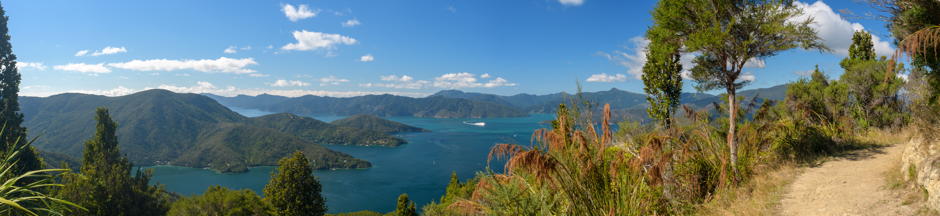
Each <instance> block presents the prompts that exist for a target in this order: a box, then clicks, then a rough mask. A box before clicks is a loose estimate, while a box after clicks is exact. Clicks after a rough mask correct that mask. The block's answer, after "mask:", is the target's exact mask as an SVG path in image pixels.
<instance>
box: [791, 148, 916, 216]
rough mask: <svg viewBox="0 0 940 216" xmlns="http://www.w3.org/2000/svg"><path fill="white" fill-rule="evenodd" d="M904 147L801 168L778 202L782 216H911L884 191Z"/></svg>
mask: <svg viewBox="0 0 940 216" xmlns="http://www.w3.org/2000/svg"><path fill="white" fill-rule="evenodd" d="M903 149H904V145H903V144H896V145H893V146H889V147H883V148H875V149H868V150H860V151H855V152H852V153H849V154H847V155H844V156H843V157H837V158H835V159H834V160H831V161H828V162H825V163H823V164H821V165H820V166H817V167H809V168H804V169H805V170H803V173H802V174H800V175H799V176H798V177H797V178H796V180H794V182H793V183H792V184H791V185H790V186H789V188H787V191H786V194H785V195H784V196H783V200H782V201H781V203H780V204H781V206H780V208H781V209H780V210H781V211H780V213H782V214H783V215H914V214H916V209H914V208H913V207H910V206H905V205H902V199H900V198H899V197H898V194H897V193H896V192H895V191H892V190H891V189H888V188H887V187H886V180H885V174H884V173H886V172H888V171H890V170H891V169H894V168H896V166H895V164H896V163H898V161H899V160H900V156H901V152H902V151H903Z"/></svg>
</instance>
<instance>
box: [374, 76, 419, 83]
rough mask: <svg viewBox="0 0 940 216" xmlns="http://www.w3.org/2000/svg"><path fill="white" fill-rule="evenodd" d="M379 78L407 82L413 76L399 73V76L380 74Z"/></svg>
mask: <svg viewBox="0 0 940 216" xmlns="http://www.w3.org/2000/svg"><path fill="white" fill-rule="evenodd" d="M379 79H381V80H382V81H395V82H408V81H411V80H413V79H414V78H412V77H411V76H408V75H401V76H396V75H387V76H380V77H379Z"/></svg>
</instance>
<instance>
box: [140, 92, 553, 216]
mask: <svg viewBox="0 0 940 216" xmlns="http://www.w3.org/2000/svg"><path fill="white" fill-rule="evenodd" d="M232 110H233V111H236V112H239V113H242V114H243V115H246V116H258V115H264V114H269V113H267V112H262V111H257V110H249V109H237V108H233V109H232ZM314 118H318V119H320V120H324V121H332V120H335V119H338V118H341V117H340V116H325V117H317V116H314ZM389 119H390V120H393V121H398V122H402V123H405V124H408V125H412V126H417V127H421V128H425V129H428V130H431V131H432V132H426V133H406V134H398V135H397V136H399V137H401V138H404V139H405V140H407V141H408V144H406V145H402V146H399V147H394V148H389V147H358V146H334V145H331V146H327V147H328V148H330V149H333V150H336V151H340V152H345V153H347V154H350V155H352V156H354V157H356V158H361V159H365V160H367V161H370V162H372V168H369V169H362V170H318V171H315V172H314V175H316V176H317V177H319V179H320V183H321V184H322V185H323V196H324V197H325V198H326V200H327V206H328V208H329V212H330V213H338V212H350V211H358V210H372V211H378V212H388V211H392V210H394V209H395V204H396V199H397V198H398V195H399V194H401V193H408V195H409V197H410V198H411V199H412V200H413V201H415V203H417V205H418V206H419V208H420V206H422V205H424V204H426V203H429V202H431V201H432V200H433V201H436V200H438V199H439V198H440V196H441V195H443V193H444V189H445V188H446V186H447V183H448V181H449V179H450V175H451V172H456V173H457V175H458V176H459V177H460V178H461V180H466V179H468V178H471V177H473V176H474V175H476V173H478V172H482V171H485V169H486V167H487V164H486V159H487V158H486V155H487V153H488V152H489V150H490V147H492V146H493V145H495V144H497V143H514V144H528V143H529V141H530V137H531V135H532V132H533V131H534V130H536V129H538V128H543V127H547V125H545V124H541V123H542V122H544V121H545V120H550V119H552V115H531V116H528V117H521V118H488V119H433V118H413V117H393V118H389ZM480 121H482V122H486V126H483V127H480V126H474V125H469V124H466V122H480ZM491 167H492V169H493V170H494V171H497V172H498V171H501V170H502V164H501V163H493V164H492V166H491ZM150 168H153V169H154V176H153V179H152V182H154V183H159V184H163V185H165V186H166V188H167V190H169V191H173V192H177V193H180V194H184V195H193V194H199V193H202V192H204V191H205V189H206V188H208V187H209V186H211V185H222V186H225V187H229V188H234V189H251V190H254V191H255V192H258V193H259V194H261V193H262V192H261V190H262V189H263V188H264V185H265V184H266V183H267V181H268V179H269V178H270V174H271V172H272V171H273V170H274V169H275V167H253V168H251V169H249V171H248V172H245V173H234V174H219V173H216V172H213V171H211V170H206V169H197V168H187V167H177V166H154V167H150Z"/></svg>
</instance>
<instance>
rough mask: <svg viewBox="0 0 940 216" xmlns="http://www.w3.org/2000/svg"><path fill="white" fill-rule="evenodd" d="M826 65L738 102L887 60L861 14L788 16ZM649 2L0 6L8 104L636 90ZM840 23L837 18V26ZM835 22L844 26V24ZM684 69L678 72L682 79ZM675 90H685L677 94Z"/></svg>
mask: <svg viewBox="0 0 940 216" xmlns="http://www.w3.org/2000/svg"><path fill="white" fill-rule="evenodd" d="M798 4H800V6H801V7H803V8H805V11H806V14H807V15H808V16H813V17H814V18H815V20H816V22H817V23H816V25H815V27H816V28H817V29H818V30H819V31H820V36H821V37H822V38H823V39H824V43H826V44H827V45H829V46H830V47H831V48H832V49H833V50H834V51H835V52H833V53H820V52H818V51H804V50H794V51H788V52H784V53H782V54H780V55H778V56H775V57H772V58H768V59H763V60H760V61H758V60H755V61H754V62H753V63H754V64H751V66H752V67H750V68H748V69H746V72H748V76H747V78H748V79H753V82H752V84H751V85H749V86H748V87H747V88H761V87H770V86H773V85H778V84H784V83H787V82H791V81H793V80H796V79H799V78H800V77H801V76H802V75H801V74H803V73H804V72H805V71H808V70H811V69H812V68H813V65H816V64H819V65H820V68H821V69H823V70H824V71H825V72H826V73H827V74H829V76H830V77H833V78H834V77H838V75H840V74H841V73H842V71H841V69H840V68H839V66H838V62H839V60H840V59H841V58H843V57H844V55H845V52H846V50H847V48H848V44H849V42H850V41H851V34H852V31H853V30H858V29H865V30H868V31H871V32H872V33H873V34H874V35H875V36H876V37H878V39H877V40H876V49H877V52H878V53H880V54H887V53H890V52H892V51H893V50H892V48H891V47H892V46H891V42H892V40H893V39H891V38H890V35H888V33H887V31H886V30H885V27H884V23H883V22H882V21H879V20H876V19H871V18H864V17H866V16H865V15H866V14H868V13H875V12H877V11H876V10H874V9H873V8H871V7H870V6H869V5H866V4H862V3H856V1H825V2H815V1H812V2H809V1H807V2H800V3H798ZM654 5H655V2H654V1H624V0H371V1H368V0H306V1H221V0H212V1H210V0H206V1H190V0H165V1H118V0H107V1H73V0H37V1H4V2H3V7H4V9H5V10H6V13H7V15H8V16H10V22H9V28H10V34H11V36H12V38H13V39H12V40H13V41H12V42H13V48H14V53H15V54H16V55H17V56H18V58H19V61H20V64H19V67H20V72H21V73H22V74H23V81H22V93H21V94H22V95H31V96H46V95H52V94H57V93H63V92H82V93H92V94H103V95H125V94H129V93H133V92H136V91H140V90H145V89H151V88H164V89H169V90H173V91H177V92H194V93H214V94H220V95H236V94H248V95H255V94H260V93H269V94H276V95H286V96H300V95H305V94H316V95H329V96H355V95H363V94H380V93H391V94H398V95H406V96H424V95H428V94H432V93H434V92H437V91H440V90H444V89H459V90H464V91H471V92H485V93H495V94H501V95H511V94H517V93H535V94H547V93H555V92H559V91H569V92H570V91H573V90H574V89H575V86H576V84H575V82H578V81H580V82H581V83H582V84H583V86H584V89H585V90H587V91H598V90H607V89H610V88H619V89H624V90H628V91H634V92H642V88H643V86H642V82H641V81H640V80H639V79H637V73H638V72H639V68H640V67H642V64H643V61H644V60H643V45H644V40H643V38H642V36H643V33H644V32H645V30H646V28H647V27H648V26H649V25H651V20H650V15H649V11H650V10H651V9H652V8H653V6H654ZM840 11H841V12H840ZM849 11H850V12H851V13H849ZM689 67H691V66H687V68H689ZM686 83H687V87H686V89H687V90H686V91H690V92H691V91H694V89H692V88H691V83H692V81H686Z"/></svg>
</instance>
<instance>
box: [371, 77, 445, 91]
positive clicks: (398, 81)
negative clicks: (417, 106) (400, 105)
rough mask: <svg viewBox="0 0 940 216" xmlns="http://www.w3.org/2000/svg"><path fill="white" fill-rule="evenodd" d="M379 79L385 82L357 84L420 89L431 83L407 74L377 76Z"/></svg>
mask: <svg viewBox="0 0 940 216" xmlns="http://www.w3.org/2000/svg"><path fill="white" fill-rule="evenodd" d="M379 79H381V80H382V81H386V83H363V84H359V86H361V87H367V88H371V87H381V88H395V89H422V88H425V87H427V86H429V85H430V84H431V82H429V81H427V80H415V79H414V78H413V77H411V76H408V75H401V76H398V75H385V76H379Z"/></svg>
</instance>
